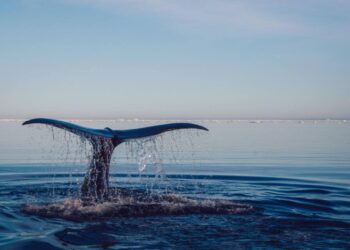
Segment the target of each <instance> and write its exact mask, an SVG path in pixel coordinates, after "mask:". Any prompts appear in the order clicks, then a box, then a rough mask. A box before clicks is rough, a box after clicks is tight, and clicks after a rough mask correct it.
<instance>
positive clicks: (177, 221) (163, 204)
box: [0, 120, 350, 249]
mask: <svg viewBox="0 0 350 250" xmlns="http://www.w3.org/2000/svg"><path fill="white" fill-rule="evenodd" d="M74 122H75V123H77V124H80V125H84V126H87V127H94V128H104V127H111V128H113V129H124V128H136V127H142V126H148V125H154V124H161V123H165V122H167V121H140V120H133V121H130V120H116V121H110V120H109V121H74ZM192 122H194V123H198V124H200V125H203V126H205V127H207V128H208V129H209V132H202V131H200V132H199V131H192V130H186V131H175V132H169V133H166V134H163V135H162V136H158V137H155V138H150V139H145V140H139V141H133V142H130V143H126V144H122V145H120V146H118V147H117V148H116V150H115V152H114V156H113V160H112V165H111V170H110V172H111V173H110V186H111V187H113V189H114V190H119V191H118V192H119V194H120V192H123V194H124V193H125V194H126V197H127V198H128V199H124V200H122V202H121V201H120V202H119V203H118V201H116V202H114V203H110V204H102V205H101V204H100V205H99V206H90V207H88V209H89V210H88V211H87V208H86V207H83V206H82V205H81V204H80V203H79V187H80V185H81V183H82V179H83V176H84V174H85V171H86V166H87V164H88V159H89V153H90V146H89V145H88V143H86V142H81V141H80V140H79V138H78V137H76V136H75V135H70V134H69V133H65V132H64V131H62V130H59V129H51V128H49V127H46V126H43V125H33V126H21V123H22V121H20V120H2V121H0V249H125V248H132V249H190V248H191V249H220V248H222V249H350V121H329V120H324V121H192ZM135 194H136V195H135ZM136 196H137V197H139V196H141V197H152V198H147V199H146V198H145V199H143V200H140V199H139V200H137V201H135V200H132V199H130V197H132V198H135V197H136ZM158 196H159V197H162V199H163V198H164V197H168V198H167V200H164V199H163V200H161V201H159V200H160V199H158V198H154V197H158ZM118 197H120V196H118ZM169 197H170V198H169ZM124 198H125V197H124ZM169 199H171V202H169ZM57 204H58V205H57ZM56 205H57V206H56ZM25 206H30V207H32V208H33V207H34V208H35V207H36V206H39V207H40V206H41V208H45V209H46V210H45V211H46V213H37V214H28V213H26V212H25V211H24V210H23V208H24V207H25ZM58 208H59V209H58ZM49 209H50V210H49ZM82 209H85V210H84V212H85V213H84V216H82ZM48 210H49V211H50V213H47V211H48ZM86 211H87V212H86ZM106 211H107V212H106Z"/></svg>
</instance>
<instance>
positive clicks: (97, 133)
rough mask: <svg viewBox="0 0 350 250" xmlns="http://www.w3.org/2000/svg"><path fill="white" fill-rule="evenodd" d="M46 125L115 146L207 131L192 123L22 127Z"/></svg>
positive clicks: (48, 121) (56, 123)
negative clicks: (185, 131) (169, 134)
mask: <svg viewBox="0 0 350 250" xmlns="http://www.w3.org/2000/svg"><path fill="white" fill-rule="evenodd" d="M35 123H37V124H46V125H50V126H53V127H56V128H60V129H64V130H66V131H69V132H71V133H73V134H76V135H78V136H82V137H85V138H87V139H89V140H90V141H92V142H94V141H96V140H101V139H102V140H103V139H111V140H113V141H114V142H115V144H116V145H115V146H117V145H118V144H120V143H122V142H124V141H126V140H130V139H137V138H143V137H149V136H154V135H157V134H160V133H164V132H167V131H171V130H178V129H201V130H206V131H208V129H207V128H205V127H203V126H200V125H197V124H193V123H170V124H163V125H156V126H150V127H144V128H137V129H127V130H112V129H110V128H105V129H92V128H87V127H83V126H79V125H76V124H73V123H69V122H65V121H59V120H54V119H47V118H35V119H31V120H28V121H25V122H24V123H23V125H28V124H35Z"/></svg>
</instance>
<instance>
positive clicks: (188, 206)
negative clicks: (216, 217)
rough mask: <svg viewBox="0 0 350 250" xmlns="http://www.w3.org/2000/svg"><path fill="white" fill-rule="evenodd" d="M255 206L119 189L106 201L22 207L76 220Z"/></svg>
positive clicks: (232, 211) (218, 211) (231, 210)
mask: <svg viewBox="0 0 350 250" xmlns="http://www.w3.org/2000/svg"><path fill="white" fill-rule="evenodd" d="M252 209H253V207H252V206H250V205H247V204H241V203H236V202H233V201H229V200H222V199H194V198H189V197H184V196H180V195H178V194H174V193H168V194H163V195H160V194H155V193H146V192H145V191H141V190H128V189H120V188H119V189H115V190H114V194H113V196H112V197H111V198H110V200H109V201H105V202H103V203H96V202H91V201H84V200H82V199H73V198H69V199H65V200H63V201H59V202H54V203H50V204H25V205H23V206H22V212H24V213H26V214H29V215H38V216H42V217H47V218H63V219H67V220H73V221H93V220H101V219H102V220H103V219H111V218H124V217H145V216H165V215H187V214H243V213H248V212H250V211H252Z"/></svg>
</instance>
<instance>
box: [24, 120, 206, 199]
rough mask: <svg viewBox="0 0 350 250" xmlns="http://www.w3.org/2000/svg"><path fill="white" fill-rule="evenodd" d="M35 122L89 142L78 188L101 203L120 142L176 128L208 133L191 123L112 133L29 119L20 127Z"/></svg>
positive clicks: (106, 196) (83, 193)
mask: <svg viewBox="0 0 350 250" xmlns="http://www.w3.org/2000/svg"><path fill="white" fill-rule="evenodd" d="M35 123H38V124H46V125H50V126H53V127H56V128H60V129H64V130H66V131H69V132H71V133H74V134H76V135H78V136H81V137H84V138H86V139H88V140H89V141H90V142H91V144H92V148H93V155H92V160H91V162H90V166H89V169H88V171H87V173H86V175H85V179H84V183H83V185H82V187H81V194H82V198H86V199H94V200H95V201H104V200H106V199H108V186H109V184H108V179H109V178H108V174H109V165H110V160H111V157H112V153H113V150H114V149H115V147H117V146H118V145H119V144H120V143H122V142H125V141H127V140H131V139H138V138H143V137H149V136H154V135H158V134H160V133H164V132H167V131H171V130H178V129H201V130H206V131H208V129H207V128H205V127H203V126H200V125H197V124H193V123H169V124H163V125H156V126H150V127H144V128H137V129H128V130H112V129H110V128H105V129H92V128H86V127H83V126H79V125H76V124H73V123H69V122H65V121H59V120H54V119H48V118H35V119H31V120H28V121H25V122H23V124H22V125H28V124H35Z"/></svg>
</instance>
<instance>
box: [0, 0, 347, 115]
mask: <svg viewBox="0 0 350 250" xmlns="http://www.w3.org/2000/svg"><path fill="white" fill-rule="evenodd" d="M349 13H350V1H347V0H344V1H341V0H303V1H296V0H290V1H287V0H286V1H281V0H269V1H264V0H255V1H253V0H252V1H235V0H114V1H113V0H51V1H49V0H22V1H18V0H2V1H0V32H1V33H0V90H1V91H0V118H30V117H36V116H39V117H55V118H131V117H140V118H246V119H251V118H257V119H263V118H265V119H270V118H282V119H285V118H303V119H305V118H306V119H312V118H339V119H343V118H350V97H349V95H350V14H349Z"/></svg>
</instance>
